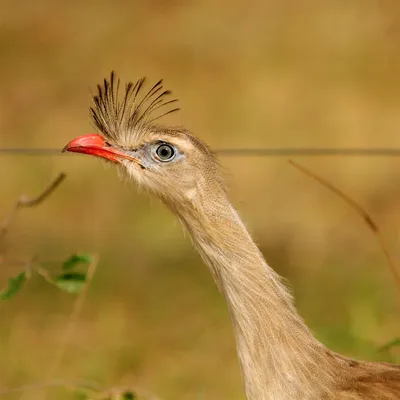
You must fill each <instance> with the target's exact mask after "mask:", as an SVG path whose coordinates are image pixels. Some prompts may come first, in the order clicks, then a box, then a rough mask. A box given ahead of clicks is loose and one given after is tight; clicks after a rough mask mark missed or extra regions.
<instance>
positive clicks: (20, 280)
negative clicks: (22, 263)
mask: <svg viewBox="0 0 400 400" xmlns="http://www.w3.org/2000/svg"><path fill="white" fill-rule="evenodd" d="M25 281H26V272H25V271H23V272H21V273H19V274H18V275H17V276H15V277H11V278H8V287H7V288H6V289H4V290H2V291H1V292H0V300H9V299H11V298H12V297H14V296H15V295H16V294H17V293H18V292H19V291H20V290H21V289H22V287H23V286H24V283H25Z"/></svg>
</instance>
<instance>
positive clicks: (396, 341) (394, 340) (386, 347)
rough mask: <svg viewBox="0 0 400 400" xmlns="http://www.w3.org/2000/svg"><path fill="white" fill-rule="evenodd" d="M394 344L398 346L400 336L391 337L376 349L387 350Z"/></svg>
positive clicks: (399, 344)
mask: <svg viewBox="0 0 400 400" xmlns="http://www.w3.org/2000/svg"><path fill="white" fill-rule="evenodd" d="M395 346H400V338H396V339H393V340H391V341H390V342H388V343H386V344H384V345H383V346H381V347H380V348H379V349H378V351H388V350H391V349H392V348H393V347H395Z"/></svg>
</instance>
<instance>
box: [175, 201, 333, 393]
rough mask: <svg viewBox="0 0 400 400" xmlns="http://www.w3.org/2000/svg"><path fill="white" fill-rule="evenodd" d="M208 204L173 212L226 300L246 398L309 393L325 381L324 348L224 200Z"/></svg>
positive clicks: (232, 209)
mask: <svg viewBox="0 0 400 400" xmlns="http://www.w3.org/2000/svg"><path fill="white" fill-rule="evenodd" d="M209 203H210V201H209V200H208V201H207V202H204V203H203V202H201V201H200V202H198V204H197V206H196V207H195V208H194V209H190V208H189V207H182V208H180V209H179V210H177V209H174V210H173V211H175V213H177V214H178V216H179V218H180V219H181V221H182V222H183V224H184V225H185V226H186V228H187V230H188V231H189V233H190V235H191V237H192V240H193V242H194V244H195V246H196V248H197V249H198V251H199V253H200V255H201V256H202V258H203V259H204V261H205V262H206V263H207V265H208V266H209V269H210V271H211V273H212V275H213V277H214V280H215V281H216V284H217V285H218V288H219V290H220V291H221V293H222V294H223V296H224V297H225V299H226V301H227V303H228V307H229V311H230V314H231V319H232V323H233V327H234V331H235V336H236V342H237V350H238V355H239V360H240V364H241V368H242V373H243V376H244V382H245V388H246V393H247V398H248V399H252V400H255V399H257V400H258V399H263V400H266V399H274V400H280V399H289V398H290V399H297V398H300V395H301V396H304V394H305V391H306V390H307V388H309V390H310V394H311V392H312V393H314V392H316V391H317V390H320V389H318V388H320V387H321V385H327V384H328V381H329V380H330V376H326V379H324V377H323V376H322V374H321V368H322V371H324V373H326V374H327V375H329V368H328V367H324V366H323V364H326V363H329V360H328V359H329V353H328V351H327V350H326V349H325V348H324V347H323V345H322V344H320V343H319V342H318V341H317V340H316V339H315V338H314V337H313V335H312V334H311V333H310V331H309V330H308V328H307V327H306V325H305V324H304V322H303V320H302V319H301V317H300V316H299V315H298V314H297V312H296V310H295V308H294V306H293V303H292V298H291V295H290V294H289V292H288V291H287V289H286V288H285V286H284V285H283V284H282V282H281V280H280V277H279V276H278V275H277V274H276V273H275V271H274V270H273V269H272V268H270V267H269V266H268V265H267V263H266V262H265V260H264V258H263V256H262V254H261V252H260V251H259V249H258V248H257V246H256V245H255V243H254V242H253V240H252V238H251V236H250V234H249V233H248V231H247V230H246V228H245V226H244V224H243V222H242V221H241V219H240V217H239V215H238V214H237V212H236V210H235V209H234V208H233V206H232V205H231V203H230V202H229V200H228V199H227V198H225V197H224V196H221V198H220V199H218V197H216V198H214V201H213V204H212V206H210V205H209ZM202 204H208V206H207V205H205V206H203V205H202ZM317 372H318V373H317ZM328 386H329V385H328ZM323 391H325V389H324V390H323ZM301 398H303V397H301ZM307 398H311V397H307Z"/></svg>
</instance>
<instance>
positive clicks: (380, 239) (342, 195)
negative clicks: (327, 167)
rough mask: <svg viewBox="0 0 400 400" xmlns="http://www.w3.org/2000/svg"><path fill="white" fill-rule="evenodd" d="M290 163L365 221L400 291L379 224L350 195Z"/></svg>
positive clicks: (398, 278)
mask: <svg viewBox="0 0 400 400" xmlns="http://www.w3.org/2000/svg"><path fill="white" fill-rule="evenodd" d="M289 163H290V164H291V165H293V167H295V168H297V169H298V170H299V171H301V172H303V173H304V174H306V175H308V176H309V177H311V178H313V179H315V180H316V181H317V182H319V183H320V184H322V185H323V186H325V187H326V188H328V189H329V190H330V191H331V192H333V193H335V194H336V195H338V196H339V197H340V198H341V199H342V200H343V201H345V202H346V203H347V204H348V205H349V206H350V207H351V208H352V209H353V210H355V211H356V212H357V214H358V215H359V216H360V217H361V218H362V219H363V220H364V222H365V223H366V224H367V226H368V228H369V229H370V230H371V231H372V233H373V234H374V236H375V237H376V239H377V241H378V244H379V247H380V248H381V249H382V252H383V254H384V255H385V259H386V263H387V265H388V267H389V270H390V273H391V274H392V277H393V279H394V281H395V284H396V287H397V289H399V291H400V273H399V271H398V270H397V267H396V265H395V263H394V262H393V260H392V257H391V256H390V253H389V250H388V245H387V243H386V240H385V239H384V237H383V235H382V233H381V232H380V230H379V226H378V224H377V223H376V222H375V221H374V220H373V219H372V217H371V216H370V215H369V214H368V213H367V211H365V210H364V209H363V208H362V207H361V206H360V205H359V204H358V203H357V202H356V201H355V200H354V199H352V198H351V197H350V196H349V195H347V194H345V193H343V192H342V191H341V190H340V189H338V188H337V187H335V186H334V185H333V184H332V183H330V182H328V181H327V180H325V179H324V178H322V177H320V176H318V175H317V174H315V173H314V172H312V171H310V170H309V169H307V168H305V167H303V166H302V165H300V164H298V163H296V162H295V161H293V160H289Z"/></svg>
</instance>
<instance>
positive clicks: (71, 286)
mask: <svg viewBox="0 0 400 400" xmlns="http://www.w3.org/2000/svg"><path fill="white" fill-rule="evenodd" d="M54 283H55V284H56V286H58V287H59V288H60V289H61V290H63V291H64V292H68V293H80V292H81V291H82V289H83V287H84V286H85V283H86V274H85V273H83V272H65V273H62V274H60V275H58V276H57V277H56V279H55V281H54Z"/></svg>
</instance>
